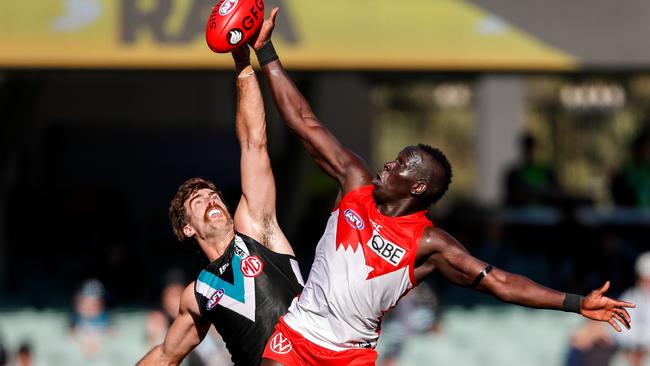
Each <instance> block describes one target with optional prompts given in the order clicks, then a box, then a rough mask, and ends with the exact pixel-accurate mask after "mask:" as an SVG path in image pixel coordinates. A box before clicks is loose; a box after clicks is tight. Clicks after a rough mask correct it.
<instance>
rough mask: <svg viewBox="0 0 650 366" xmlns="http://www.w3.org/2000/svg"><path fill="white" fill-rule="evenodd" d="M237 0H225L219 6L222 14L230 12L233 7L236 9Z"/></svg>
mask: <svg viewBox="0 0 650 366" xmlns="http://www.w3.org/2000/svg"><path fill="white" fill-rule="evenodd" d="M237 1H239V0H225V1H224V2H223V3H222V4H221V6H220V7H219V14H220V15H221V16H224V15H228V14H230V12H231V11H232V9H234V8H235V6H237Z"/></svg>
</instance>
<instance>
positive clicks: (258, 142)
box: [239, 134, 267, 151]
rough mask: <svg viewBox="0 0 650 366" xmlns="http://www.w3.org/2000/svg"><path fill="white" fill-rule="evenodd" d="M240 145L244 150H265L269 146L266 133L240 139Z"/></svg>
mask: <svg viewBox="0 0 650 366" xmlns="http://www.w3.org/2000/svg"><path fill="white" fill-rule="evenodd" d="M239 145H240V146H241V148H242V150H249V151H265V150H266V148H267V140H266V134H262V135H259V136H255V135H249V136H246V137H244V138H241V139H239Z"/></svg>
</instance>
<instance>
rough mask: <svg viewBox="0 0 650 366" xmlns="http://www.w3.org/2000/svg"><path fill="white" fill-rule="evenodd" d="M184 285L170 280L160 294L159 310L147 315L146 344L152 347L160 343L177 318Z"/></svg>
mask: <svg viewBox="0 0 650 366" xmlns="http://www.w3.org/2000/svg"><path fill="white" fill-rule="evenodd" d="M184 289H185V285H184V284H183V283H182V282H180V280H172V281H171V282H169V283H168V284H167V285H166V286H165V287H164V288H163V290H162V293H161V294H160V309H155V310H152V311H150V312H149V314H147V327H146V330H147V344H148V346H149V347H153V346H155V345H157V344H160V343H162V341H163V339H164V338H165V334H166V333H167V329H168V328H169V327H170V326H171V324H172V323H173V322H174V319H175V318H176V316H178V310H179V303H180V298H181V295H182V294H183V290H184Z"/></svg>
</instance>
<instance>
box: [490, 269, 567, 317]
mask: <svg viewBox="0 0 650 366" xmlns="http://www.w3.org/2000/svg"><path fill="white" fill-rule="evenodd" d="M499 272H500V273H499V274H496V273H495V275H497V276H498V277H499V281H498V282H497V284H496V285H494V286H491V287H490V288H489V291H490V292H491V293H492V294H493V295H494V296H495V297H496V298H498V299H499V300H501V301H505V302H508V303H512V304H518V305H522V306H527V307H531V308H538V309H554V310H562V309H563V303H564V298H565V295H566V294H565V293H564V292H560V291H556V290H553V289H550V288H547V287H544V286H541V285H539V284H537V283H535V282H534V281H532V280H530V279H528V278H526V277H524V276H520V275H517V274H513V273H508V272H504V271H499Z"/></svg>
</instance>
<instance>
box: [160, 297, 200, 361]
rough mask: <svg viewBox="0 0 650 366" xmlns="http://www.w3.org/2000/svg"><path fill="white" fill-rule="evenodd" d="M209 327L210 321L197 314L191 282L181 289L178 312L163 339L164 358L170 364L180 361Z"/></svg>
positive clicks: (198, 341)
mask: <svg viewBox="0 0 650 366" xmlns="http://www.w3.org/2000/svg"><path fill="white" fill-rule="evenodd" d="M209 329H210V323H209V322H207V321H206V320H205V319H203V318H202V317H201V315H200V314H199V310H198V304H197V303H196V298H195V297H194V286H193V284H192V285H190V286H188V287H187V288H186V289H185V290H184V291H183V295H182V297H181V304H180V311H179V314H178V316H177V317H176V319H175V320H174V322H173V323H172V325H171V327H170V328H169V330H168V331H167V335H166V336H165V340H164V341H163V345H162V353H163V355H164V358H165V359H166V360H169V361H170V362H171V363H172V364H176V363H178V362H180V361H181V360H182V359H183V358H184V357H185V356H187V354H189V353H190V352H191V351H192V349H194V347H196V346H197V345H198V344H199V343H201V341H202V340H203V338H205V335H206V334H207V332H208V330H209Z"/></svg>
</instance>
